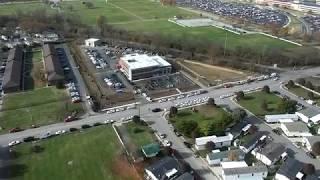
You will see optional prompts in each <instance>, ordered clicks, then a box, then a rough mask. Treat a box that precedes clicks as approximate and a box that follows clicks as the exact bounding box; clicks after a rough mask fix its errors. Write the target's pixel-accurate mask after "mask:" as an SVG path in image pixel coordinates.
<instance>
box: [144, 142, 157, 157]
mask: <svg viewBox="0 0 320 180" xmlns="http://www.w3.org/2000/svg"><path fill="white" fill-rule="evenodd" d="M141 150H142V152H143V154H144V156H145V157H147V158H151V157H155V156H156V155H158V153H159V152H160V145H159V144H157V143H151V144H147V145H144V146H142V147H141Z"/></svg>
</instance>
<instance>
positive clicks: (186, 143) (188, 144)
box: [183, 141, 192, 148]
mask: <svg viewBox="0 0 320 180" xmlns="http://www.w3.org/2000/svg"><path fill="white" fill-rule="evenodd" d="M183 144H184V145H185V146H186V147H187V148H192V144H190V143H188V142H186V141H184V142H183Z"/></svg>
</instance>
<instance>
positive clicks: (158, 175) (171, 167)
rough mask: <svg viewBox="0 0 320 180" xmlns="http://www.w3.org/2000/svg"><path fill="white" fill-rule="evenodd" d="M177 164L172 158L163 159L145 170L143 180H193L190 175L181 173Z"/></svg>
mask: <svg viewBox="0 0 320 180" xmlns="http://www.w3.org/2000/svg"><path fill="white" fill-rule="evenodd" d="M181 170H182V169H181V166H180V164H179V162H178V161H177V160H176V159H174V158H172V157H169V156H167V157H164V158H162V159H160V160H159V161H157V162H155V163H153V164H152V165H151V166H149V167H147V168H145V179H148V180H164V179H166V180H171V179H175V180H193V179H194V178H193V176H192V175H191V174H190V173H183V172H181Z"/></svg>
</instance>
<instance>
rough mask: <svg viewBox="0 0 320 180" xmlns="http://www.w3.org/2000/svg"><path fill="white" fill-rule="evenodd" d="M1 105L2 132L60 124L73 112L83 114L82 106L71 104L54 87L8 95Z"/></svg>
mask: <svg viewBox="0 0 320 180" xmlns="http://www.w3.org/2000/svg"><path fill="white" fill-rule="evenodd" d="M3 104H4V106H3V109H2V111H1V113H0V126H1V128H2V129H4V130H8V129H11V128H14V127H21V128H30V126H31V125H34V124H36V125H46V124H51V123H56V122H61V121H63V119H64V117H65V116H66V115H68V114H70V113H71V112H73V111H77V112H79V113H82V112H83V108H82V105H81V104H80V103H78V104H73V103H71V101H70V100H69V97H68V95H67V93H66V91H65V90H59V89H56V88H54V87H49V88H41V89H35V90H33V91H28V92H25V93H19V94H8V95H6V96H4V101H3Z"/></svg>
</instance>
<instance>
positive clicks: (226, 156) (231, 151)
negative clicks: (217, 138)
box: [208, 149, 245, 160]
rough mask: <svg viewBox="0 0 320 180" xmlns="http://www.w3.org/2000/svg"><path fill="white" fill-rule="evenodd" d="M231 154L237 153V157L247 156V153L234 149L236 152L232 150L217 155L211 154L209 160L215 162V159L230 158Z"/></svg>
mask: <svg viewBox="0 0 320 180" xmlns="http://www.w3.org/2000/svg"><path fill="white" fill-rule="evenodd" d="M230 153H235V154H236V156H237V157H240V156H243V157H244V155H245V153H244V152H243V151H242V150H241V149H234V150H230V151H221V152H217V153H212V152H211V153H209V154H208V156H209V159H211V160H214V159H224V158H228V156H229V154H230Z"/></svg>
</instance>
